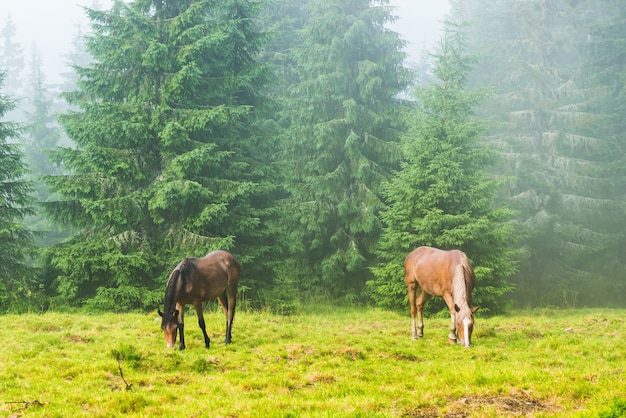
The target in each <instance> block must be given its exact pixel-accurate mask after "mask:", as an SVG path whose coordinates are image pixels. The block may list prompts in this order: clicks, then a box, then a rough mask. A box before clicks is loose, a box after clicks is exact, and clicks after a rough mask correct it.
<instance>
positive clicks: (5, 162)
mask: <svg viewBox="0 0 626 418" xmlns="http://www.w3.org/2000/svg"><path fill="white" fill-rule="evenodd" d="M3 85H4V73H2V72H0V307H2V308H0V309H2V310H5V309H7V308H8V307H9V306H15V305H16V304H17V305H19V304H21V300H20V299H21V298H24V297H25V296H26V295H27V294H28V292H29V291H30V290H31V289H30V275H31V274H32V272H31V270H30V268H29V267H28V265H27V264H26V258H27V256H28V255H29V251H31V250H32V249H33V234H32V233H31V232H30V231H29V230H27V229H26V227H25V226H24V224H23V219H24V217H26V216H27V215H30V214H32V213H33V211H32V205H33V203H34V202H33V198H32V197H31V195H30V194H31V192H32V183H30V182H29V181H26V180H25V176H26V174H27V173H28V169H27V167H26V164H25V163H24V161H23V160H24V155H23V153H22V151H21V149H20V147H19V145H18V144H16V142H15V140H16V139H17V138H18V137H19V135H20V128H19V126H18V125H17V124H16V123H14V122H12V121H7V120H5V116H6V114H7V113H8V112H9V111H11V110H12V109H13V108H14V106H15V105H14V102H13V101H12V100H11V99H10V98H9V97H8V96H5V95H4V94H3V93H2V92H3V91H4V88H3Z"/></svg>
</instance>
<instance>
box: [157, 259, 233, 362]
mask: <svg viewBox="0 0 626 418" xmlns="http://www.w3.org/2000/svg"><path fill="white" fill-rule="evenodd" d="M239 271H240V267H239V262H238V261H237V260H236V259H235V257H233V256H232V254H230V253H228V252H226V251H213V252H210V253H208V254H207V255H205V256H204V257H202V258H193V257H190V258H185V259H184V260H183V261H181V262H180V263H179V264H178V265H177V266H176V268H175V269H174V271H172V274H170V278H169V279H168V280H167V287H166V289H165V307H164V309H163V312H161V311H159V315H161V317H162V318H163V319H162V322H161V329H162V330H163V332H164V333H165V342H166V343H167V348H174V344H176V332H177V331H178V332H179V333H180V344H179V346H178V347H179V348H180V349H181V350H184V349H185V333H184V329H185V324H184V321H183V317H184V309H185V305H187V304H190V303H191V304H193V306H194V307H195V308H196V313H197V315H198V325H200V329H201V330H202V333H203V334H204V344H205V346H206V348H209V346H210V344H211V341H210V339H209V336H208V335H207V333H206V326H205V324H204V315H203V313H202V302H203V301H207V300H213V299H215V298H217V299H218V300H219V302H220V305H222V308H223V309H224V315H226V340H225V341H224V343H225V344H230V340H231V330H232V327H233V318H234V316H235V304H236V296H237V284H238V282H239Z"/></svg>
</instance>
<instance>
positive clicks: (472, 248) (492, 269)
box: [368, 21, 516, 312]
mask: <svg viewBox="0 0 626 418" xmlns="http://www.w3.org/2000/svg"><path fill="white" fill-rule="evenodd" d="M462 23H463V22H462V21H460V23H458V24H455V23H452V22H450V21H449V22H446V24H445V29H444V33H443V36H442V41H441V43H440V47H439V51H438V52H437V53H435V54H433V55H432V59H433V73H434V76H435V77H436V82H434V83H433V84H432V85H430V86H427V87H424V88H420V89H418V91H417V102H416V105H415V106H416V110H415V112H414V114H411V115H410V117H409V123H410V129H409V133H408V134H407V135H406V136H405V137H404V138H403V141H402V151H403V161H402V164H401V168H400V170H399V171H398V172H397V173H396V174H395V176H394V177H393V179H392V180H391V181H390V182H389V183H388V185H387V187H386V189H385V196H386V198H387V200H388V202H389V206H388V207H387V208H386V209H385V210H383V212H382V214H381V218H382V220H383V223H384V229H383V233H382V237H381V240H380V243H379V246H378V255H379V257H380V263H379V264H378V265H377V266H375V267H374V268H373V269H372V270H373V272H374V275H375V279H374V280H372V281H370V282H369V283H368V284H369V286H370V289H371V290H372V293H373V297H374V300H375V301H376V302H377V303H378V304H379V305H381V306H386V307H394V308H397V307H400V306H405V305H404V301H405V300H406V292H407V289H406V286H405V283H404V270H403V262H404V259H405V258H406V256H407V255H408V253H409V252H410V251H411V250H413V249H414V248H416V247H418V246H422V245H427V246H433V247H438V248H442V249H453V248H458V249H461V250H463V251H464V252H465V253H466V254H467V255H468V257H469V258H470V259H471V260H472V262H473V265H474V271H475V274H476V279H477V284H476V287H475V290H474V294H473V298H472V301H473V303H474V304H478V305H481V307H483V308H486V309H488V310H491V311H492V312H498V311H501V310H502V308H503V305H502V301H501V300H500V296H501V295H503V294H505V293H506V292H508V291H510V290H511V286H510V284H509V283H508V282H507V281H506V278H507V277H508V276H510V275H511V274H512V273H513V272H514V271H515V267H516V265H515V262H514V260H513V258H512V250H511V249H510V246H509V245H510V242H511V236H512V229H511V227H510V226H509V225H507V224H506V223H505V222H506V221H508V220H509V217H510V216H511V212H510V211H509V210H507V209H506V208H496V207H494V206H493V203H494V197H495V193H496V191H497V189H498V186H499V184H500V182H499V181H497V180H495V179H492V178H489V177H488V176H487V173H486V171H485V170H486V168H487V167H489V166H490V165H491V164H493V162H494V161H495V158H496V157H497V155H496V153H495V150H494V149H492V148H489V147H485V146H483V145H482V144H481V142H480V141H481V139H482V136H483V135H484V134H485V133H486V131H487V124H486V123H485V122H484V121H482V120H480V119H478V118H476V117H475V116H474V114H473V109H474V108H475V106H476V105H477V104H478V103H480V101H481V100H482V99H483V98H484V97H485V95H486V93H487V92H486V91H484V90H469V89H467V77H468V74H469V73H470V71H471V69H472V66H473V65H474V64H475V58H474V57H472V56H469V55H468V54H467V53H466V46H465V36H466V32H465V29H464V28H463V25H462Z"/></svg>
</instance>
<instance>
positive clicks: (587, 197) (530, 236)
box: [459, 0, 623, 307]
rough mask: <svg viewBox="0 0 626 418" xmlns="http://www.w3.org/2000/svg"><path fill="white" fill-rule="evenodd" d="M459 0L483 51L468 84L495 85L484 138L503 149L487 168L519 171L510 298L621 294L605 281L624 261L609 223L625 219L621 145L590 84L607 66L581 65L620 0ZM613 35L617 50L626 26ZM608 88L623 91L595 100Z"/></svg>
mask: <svg viewBox="0 0 626 418" xmlns="http://www.w3.org/2000/svg"><path fill="white" fill-rule="evenodd" d="M459 3H460V2H459ZM618 3H619V2H618ZM463 4H464V7H465V10H466V11H467V13H468V14H471V16H470V18H471V19H472V21H474V22H475V25H473V26H472V29H471V34H470V42H469V43H470V48H471V50H472V51H481V52H484V59H483V60H482V62H481V63H480V66H479V67H478V71H476V72H474V73H473V75H472V80H471V85H473V86H484V85H489V86H493V88H494V89H495V91H496V94H495V95H494V96H493V97H492V98H490V100H488V101H486V102H485V103H483V105H481V108H480V109H479V111H480V112H481V113H483V114H486V115H489V116H490V117H492V118H493V119H494V120H495V121H496V122H497V127H496V128H495V129H493V130H492V131H491V132H490V134H489V141H490V142H491V143H492V144H496V145H497V146H499V147H500V148H501V149H502V154H503V155H504V156H505V158H504V159H502V160H501V161H500V162H499V164H498V165H497V166H496V167H494V168H493V170H492V172H493V173H497V175H500V176H507V177H511V178H512V179H513V180H512V181H510V182H509V183H508V184H507V187H506V189H504V190H503V193H502V201H503V202H506V204H508V205H510V206H511V207H512V208H514V209H515V210H516V211H517V215H516V222H517V224H518V225H519V226H520V230H521V231H522V234H523V236H524V239H523V240H522V241H521V243H520V246H521V248H522V249H523V253H524V255H525V256H524V258H523V259H522V260H521V263H520V272H519V274H518V275H516V276H514V277H513V282H514V283H516V284H517V286H516V288H517V290H516V292H515V294H514V295H513V297H515V298H516V299H518V300H519V301H520V303H521V304H522V305H524V306H527V305H539V306H545V305H556V306H564V307H565V306H570V307H571V306H576V305H580V304H583V305H591V304H599V303H603V301H604V300H605V296H607V293H612V294H616V292H607V291H605V290H604V289H607V288H609V286H610V285H609V283H611V282H612V281H613V278H614V277H616V275H620V274H621V270H622V269H621V268H620V267H619V266H620V263H616V259H615V258H614V257H615V253H613V254H614V255H613V256H612V257H605V256H606V255H608V252H610V251H611V250H610V248H612V244H611V243H615V242H619V240H620V238H619V236H620V235H622V233H621V229H620V228H616V227H615V226H611V225H610V223H611V222H614V225H619V224H620V223H621V217H620V216H618V214H619V212H620V209H619V208H620V207H623V199H622V197H621V196H623V194H621V193H620V192H619V189H620V187H619V186H618V185H619V184H620V183H623V176H622V175H621V173H620V169H619V168H618V169H617V170H613V169H612V168H611V167H613V168H616V167H619V166H620V163H619V161H618V160H617V159H616V158H618V157H617V156H619V155H622V153H621V152H620V148H619V147H615V141H614V139H615V137H613V138H611V137H610V136H606V135H605V131H603V129H602V128H603V127H606V126H611V125H612V124H609V125H603V124H602V123H601V122H600V123H598V122H596V120H597V118H596V116H595V115H594V114H593V113H594V110H593V109H590V107H589V104H590V103H592V102H594V101H595V99H596V97H597V96H596V93H597V92H596V91H594V89H593V88H590V81H591V80H594V79H595V80H598V79H599V78H605V77H606V76H607V74H609V73H610V72H611V71H612V70H611V67H610V66H608V65H607V63H605V62H602V63H601V64H600V65H599V66H598V67H596V68H594V70H593V71H592V72H585V71H584V69H583V63H584V51H585V49H586V48H587V47H589V46H591V45H593V44H594V43H595V41H598V40H599V38H598V37H597V36H595V35H597V34H596V33H594V28H593V25H594V24H595V23H596V22H598V21H602V22H606V23H608V22H611V21H612V20H613V19H612V18H613V17H614V16H616V15H617V14H618V13H620V11H622V10H623V2H622V3H619V5H618V6H617V7H615V4H614V3H613V2H597V1H594V0H582V1H573V2H558V1H556V2H555V1H550V0H539V1H535V0H524V1H518V2H508V1H502V0H499V1H495V2H494V1H484V0H464V1H463ZM618 21H619V20H618ZM615 33H617V34H619V35H617V36H616V37H615V38H613V39H612V40H610V41H609V42H608V43H607V45H610V46H609V48H608V50H610V51H611V55H613V56H619V52H618V50H619V47H618V45H620V42H621V37H622V34H621V32H619V30H618V31H616V32H615ZM613 43H615V44H614V45H613ZM504 58H506V59H504ZM620 60H621V58H618V59H617V62H620ZM619 71H621V70H619V69H618V72H619ZM609 78H612V77H611V76H609ZM608 91H617V90H607V91H604V92H601V95H600V96H599V97H600V100H604V99H605V98H609V97H611V93H608V94H607V92H608ZM596 103H597V102H596ZM619 103H620V101H619V100H618V101H617V102H615V103H614V104H619ZM617 119H620V118H617ZM618 129H619V128H618ZM619 132H620V135H621V132H622V131H621V130H619ZM610 171H613V173H611V172H610ZM615 186H618V187H615ZM600 260H602V261H600ZM598 265H601V266H602V268H598ZM609 265H612V266H613V267H612V268H611V270H609V269H607V268H606V267H608V266H609Z"/></svg>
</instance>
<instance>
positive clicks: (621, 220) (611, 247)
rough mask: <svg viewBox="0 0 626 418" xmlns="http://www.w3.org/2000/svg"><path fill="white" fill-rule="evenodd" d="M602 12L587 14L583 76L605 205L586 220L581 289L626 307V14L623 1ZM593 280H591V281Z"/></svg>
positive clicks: (585, 299)
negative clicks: (589, 243)
mask: <svg viewBox="0 0 626 418" xmlns="http://www.w3.org/2000/svg"><path fill="white" fill-rule="evenodd" d="M598 6H599V7H598V10H599V12H596V13H595V14H591V15H588V21H590V22H592V23H591V29H590V31H589V32H588V36H587V39H586V40H585V47H584V52H585V56H584V58H585V61H584V63H585V71H584V72H583V74H584V76H583V77H582V80H583V81H584V84H583V86H585V87H586V88H587V94H586V97H587V98H589V100H588V102H587V104H588V106H587V107H586V110H588V111H589V112H590V114H591V115H593V116H591V117H587V118H585V122H586V123H585V126H586V131H585V132H584V133H585V135H586V136H587V137H598V138H602V139H603V140H602V141H598V143H596V144H595V146H594V147H592V149H593V150H594V162H595V164H593V167H592V168H591V169H589V170H588V171H587V173H586V174H587V175H588V176H589V177H592V178H595V179H597V181H596V182H595V184H594V185H593V186H592V187H593V189H594V196H595V197H597V198H600V199H603V204H601V205H594V215H595V216H593V217H587V219H588V221H587V222H589V224H590V227H589V229H592V230H593V231H597V233H596V234H595V237H594V238H595V239H594V240H593V244H594V252H593V254H590V255H589V256H588V257H585V259H583V260H577V261H578V262H580V263H584V266H585V270H586V271H589V272H591V274H587V275H585V276H584V278H585V279H586V280H582V281H581V282H582V283H581V284H580V285H579V286H580V287H579V289H580V292H581V294H584V295H585V296H581V298H580V299H581V302H582V303H586V304H589V305H592V304H593V305H601V306H607V305H612V306H624V301H623V296H622V295H624V294H625V293H626V276H625V275H624V273H623V272H624V271H625V267H626V266H625V263H626V262H625V260H626V258H625V254H626V253H625V251H626V233H625V230H624V225H625V224H626V210H624V208H625V207H626V202H625V200H626V161H625V159H626V140H625V139H624V132H625V131H626V76H625V74H626V63H625V62H624V60H623V58H622V57H623V56H624V54H626V46H625V45H624V33H625V32H624V31H625V30H626V9H624V5H623V3H622V2H621V1H610V2H604V3H603V4H602V5H598ZM590 276H591V277H590Z"/></svg>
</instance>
